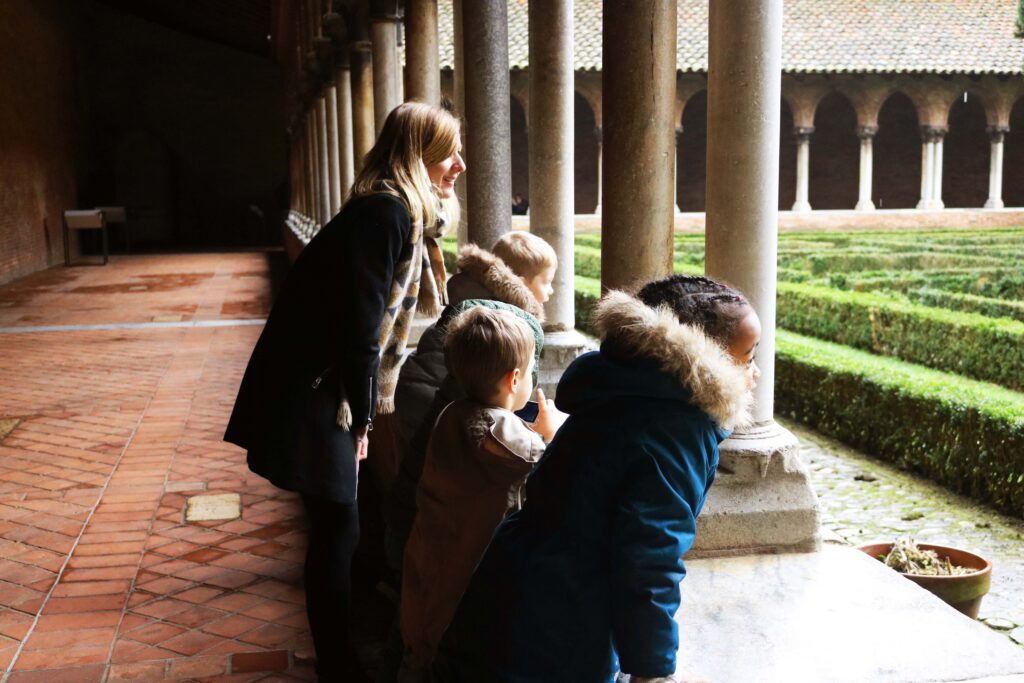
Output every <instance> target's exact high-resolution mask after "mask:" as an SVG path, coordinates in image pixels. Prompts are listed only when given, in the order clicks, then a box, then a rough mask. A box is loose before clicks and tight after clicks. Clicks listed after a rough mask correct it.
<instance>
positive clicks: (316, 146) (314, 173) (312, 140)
mask: <svg viewBox="0 0 1024 683" xmlns="http://www.w3.org/2000/svg"><path fill="white" fill-rule="evenodd" d="M309 147H310V164H311V167H310V169H309V182H310V184H311V185H312V186H313V205H312V206H311V207H309V211H310V213H309V217H310V218H312V219H313V222H314V223H316V224H317V225H322V223H321V222H320V219H321V216H320V201H321V189H320V129H319V125H318V123H317V103H316V98H314V99H313V100H312V102H310V106H309Z"/></svg>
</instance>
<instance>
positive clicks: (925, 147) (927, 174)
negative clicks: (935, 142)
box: [917, 127, 935, 209]
mask: <svg viewBox="0 0 1024 683" xmlns="http://www.w3.org/2000/svg"><path fill="white" fill-rule="evenodd" d="M934 151H935V148H934V147H933V146H932V143H931V141H930V140H929V139H928V138H927V136H926V135H925V132H924V128H923V127H922V129H921V199H920V200H918V202H917V208H919V209H928V208H931V207H930V206H929V202H930V200H931V196H932V166H933V161H932V155H933V153H934Z"/></svg>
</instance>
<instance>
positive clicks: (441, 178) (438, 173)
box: [427, 136, 466, 199]
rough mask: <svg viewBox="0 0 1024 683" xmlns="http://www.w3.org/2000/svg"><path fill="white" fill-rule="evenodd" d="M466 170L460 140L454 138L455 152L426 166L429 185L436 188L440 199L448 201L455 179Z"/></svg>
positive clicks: (452, 192)
mask: <svg viewBox="0 0 1024 683" xmlns="http://www.w3.org/2000/svg"><path fill="white" fill-rule="evenodd" d="M465 170H466V162H465V161H463V159H462V139H461V138H460V137H458V136H456V137H455V151H454V152H452V155H451V156H450V157H448V158H446V159H442V160H441V161H439V162H437V163H436V164H430V165H429V166H427V175H428V176H430V184H431V185H433V186H434V187H436V188H437V193H438V195H440V197H441V198H442V199H448V198H449V197H451V196H452V195H453V194H454V193H455V179H456V178H458V177H459V174H460V173H464V172H465Z"/></svg>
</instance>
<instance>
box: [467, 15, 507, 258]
mask: <svg viewBox="0 0 1024 683" xmlns="http://www.w3.org/2000/svg"><path fill="white" fill-rule="evenodd" d="M462 27H463V35H462V38H463V50H464V59H465V64H466V78H465V87H466V167H467V168H468V169H469V171H468V172H467V173H466V175H467V179H466V180H467V189H468V195H469V196H468V202H467V203H468V205H469V241H470V242H474V243H476V244H479V245H480V246H481V247H483V248H484V249H490V248H491V247H492V246H494V243H495V241H497V239H498V238H499V237H501V236H502V235H504V234H505V233H506V232H508V231H509V230H511V229H512V149H511V143H510V138H511V134H512V133H511V124H510V118H509V117H510V113H509V97H510V95H509V83H508V14H507V7H506V5H505V0H474V1H473V2H463V3H462Z"/></svg>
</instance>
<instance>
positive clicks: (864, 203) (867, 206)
mask: <svg viewBox="0 0 1024 683" xmlns="http://www.w3.org/2000/svg"><path fill="white" fill-rule="evenodd" d="M854 208H855V209H856V210H857V211H874V210H875V203H874V202H873V201H871V200H870V199H862V200H860V201H859V202H857V206H855V207H854Z"/></svg>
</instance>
